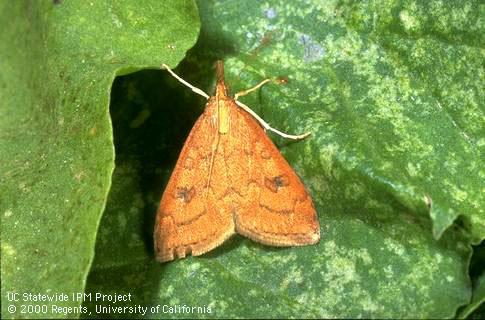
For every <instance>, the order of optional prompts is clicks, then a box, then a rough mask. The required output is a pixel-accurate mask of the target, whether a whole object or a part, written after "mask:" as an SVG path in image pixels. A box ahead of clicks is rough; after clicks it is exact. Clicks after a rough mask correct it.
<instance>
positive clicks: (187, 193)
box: [175, 187, 195, 203]
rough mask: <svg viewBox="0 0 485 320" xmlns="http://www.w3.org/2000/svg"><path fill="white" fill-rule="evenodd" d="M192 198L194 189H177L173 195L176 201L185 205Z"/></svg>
mask: <svg viewBox="0 0 485 320" xmlns="http://www.w3.org/2000/svg"><path fill="white" fill-rule="evenodd" d="M194 196H195V190H194V187H192V188H190V189H189V188H187V187H182V188H177V191H176V193H175V197H176V198H177V199H180V200H182V201H183V202H185V203H189V202H190V200H192V198H193V197H194Z"/></svg>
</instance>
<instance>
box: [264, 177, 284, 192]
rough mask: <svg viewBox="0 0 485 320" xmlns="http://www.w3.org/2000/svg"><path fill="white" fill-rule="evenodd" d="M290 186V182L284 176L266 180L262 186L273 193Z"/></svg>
mask: <svg viewBox="0 0 485 320" xmlns="http://www.w3.org/2000/svg"><path fill="white" fill-rule="evenodd" d="M289 184H290V180H289V179H288V176H287V175H286V174H282V175H279V176H276V177H274V178H272V179H269V178H266V179H265V180H264V185H265V186H266V188H268V189H269V190H271V191H273V192H278V190H279V189H280V188H283V187H286V186H288V185H289Z"/></svg>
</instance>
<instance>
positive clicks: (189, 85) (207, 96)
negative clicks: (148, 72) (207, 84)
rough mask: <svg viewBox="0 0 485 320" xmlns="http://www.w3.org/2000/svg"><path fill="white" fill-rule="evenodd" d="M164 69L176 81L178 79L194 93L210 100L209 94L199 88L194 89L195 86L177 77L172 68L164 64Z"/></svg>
mask: <svg viewBox="0 0 485 320" xmlns="http://www.w3.org/2000/svg"><path fill="white" fill-rule="evenodd" d="M162 69H166V70H167V71H168V72H169V73H170V74H171V75H172V76H173V77H174V78H175V79H177V80H178V81H179V82H181V83H182V84H184V85H186V86H187V87H189V88H190V89H192V91H193V92H195V93H197V94H199V95H201V96H203V97H204V98H206V99H209V98H210V97H209V95H208V94H207V93H205V92H204V91H202V90H200V89H199V88H197V87H194V86H193V85H191V84H190V83H188V82H187V81H185V80H184V79H182V78H180V77H179V76H178V75H176V74H175V72H173V71H172V69H170V67H169V66H167V65H166V64H165V63H163V64H162Z"/></svg>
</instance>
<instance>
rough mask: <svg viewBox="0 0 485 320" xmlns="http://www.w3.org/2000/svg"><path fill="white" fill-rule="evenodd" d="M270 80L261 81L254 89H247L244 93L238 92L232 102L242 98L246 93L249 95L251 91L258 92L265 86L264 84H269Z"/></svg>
mask: <svg viewBox="0 0 485 320" xmlns="http://www.w3.org/2000/svg"><path fill="white" fill-rule="evenodd" d="M270 81H271V79H264V80H263V81H261V82H260V83H258V84H257V85H255V86H254V87H252V88H249V89H247V90H244V91H241V92H238V93H236V94H235V95H234V100H237V99H238V98H239V97H242V96H245V95H247V94H248V93H251V92H253V91H256V90H258V89H259V88H260V87H262V86H263V85H265V84H266V83H268V82H270Z"/></svg>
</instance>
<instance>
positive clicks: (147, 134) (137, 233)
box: [84, 1, 485, 318]
mask: <svg viewBox="0 0 485 320" xmlns="http://www.w3.org/2000/svg"><path fill="white" fill-rule="evenodd" d="M199 10H200V13H201V19H202V30H201V36H200V38H199V41H198V44H197V45H196V47H195V48H194V49H193V50H191V52H190V54H189V55H188V57H187V59H186V60H185V61H184V63H183V64H182V65H181V66H180V68H178V70H177V71H178V72H179V73H180V74H181V75H182V76H183V77H184V78H185V79H187V80H189V82H191V83H193V84H194V85H196V86H198V87H200V88H203V89H205V90H206V91H207V92H212V91H211V90H212V89H211V87H212V85H213V79H214V74H213V73H214V70H213V68H212V67H213V63H214V61H215V60H216V58H221V57H222V58H224V59H225V61H226V78H227V79H226V80H227V83H228V84H229V85H230V86H231V87H232V88H233V92H237V91H239V90H243V89H246V88H248V87H251V86H252V85H254V84H256V83H257V82H259V81H261V80H262V79H264V78H267V77H274V78H279V79H287V81H286V80H285V81H280V82H282V84H281V85H276V84H270V85H266V86H265V87H263V88H262V89H261V90H260V92H258V93H255V94H253V95H252V96H248V97H244V98H243V100H244V102H246V103H247V104H248V105H249V106H251V107H253V108H254V110H255V111H257V112H258V113H259V114H260V115H261V116H263V118H265V119H266V120H267V121H268V122H269V123H271V124H272V125H273V126H275V127H277V128H278V129H281V130H283V131H287V132H289V133H301V132H305V131H312V136H311V137H310V138H309V139H307V140H304V141H300V142H296V143H292V142H288V141H284V140H282V139H279V138H275V140H276V141H277V142H278V144H279V145H280V147H281V151H282V153H283V154H284V155H285V157H286V158H287V159H288V160H289V161H290V163H291V164H292V165H293V167H294V168H295V170H296V171H297V173H298V174H299V175H300V176H301V177H302V179H303V181H304V182H305V184H306V185H307V187H308V188H309V190H310V192H311V193H312V195H313V198H314V200H315V204H316V208H317V211H318V213H319V218H320V223H321V228H322V239H321V241H320V243H319V244H318V245H315V246H307V247H299V248H271V247H268V246H263V245H259V244H257V243H254V242H252V241H250V240H248V239H244V238H242V237H240V236H236V237H234V238H232V239H231V240H230V241H228V242H227V243H225V244H223V245H222V246H221V247H219V248H217V249H216V250H214V251H213V252H210V253H208V254H206V255H203V256H201V257H191V258H187V259H184V260H179V261H174V262H170V263H165V264H159V263H157V262H155V261H154V257H153V251H152V246H153V242H152V239H151V237H152V232H153V221H154V217H155V212H156V210H157V206H158V202H159V199H160V196H161V193H162V191H163V188H164V186H165V184H166V182H167V179H168V177H169V176H170V172H171V169H172V168H173V164H174V162H175V160H176V158H177V156H178V153H179V151H180V148H181V146H182V143H183V141H184V139H185V137H186V136H187V134H188V131H189V130H190V127H191V125H192V124H193V122H194V121H195V118H196V116H197V115H199V114H200V112H202V109H201V107H202V105H203V102H202V99H200V98H199V97H195V96H194V94H193V93H192V92H191V91H190V90H189V89H187V88H185V87H182V85H181V84H179V83H178V82H176V81H175V80H173V79H171V78H169V77H168V75H167V74H166V73H165V74H163V75H159V74H158V73H156V74H155V73H151V72H144V73H139V74H137V75H132V76H127V77H123V78H120V79H118V81H117V82H116V85H115V86H114V89H113V101H112V105H111V114H112V117H113V123H114V127H115V130H114V134H115V145H116V150H117V168H116V170H115V173H114V177H113V188H112V190H111V193H110V196H109V200H108V204H107V208H106V211H105V214H104V216H103V219H102V222H101V226H100V232H99V235H98V240H97V248H96V253H97V254H96V259H95V262H94V264H93V268H92V272H91V274H90V276H89V278H88V283H87V291H88V292H91V293H92V294H93V297H94V294H95V293H96V292H102V293H105V294H114V293H118V294H131V296H130V298H131V300H130V301H129V302H120V303H117V304H115V306H127V307H133V306H138V305H139V306H142V307H144V308H145V307H146V308H147V309H143V308H142V309H135V308H132V309H126V310H124V311H122V313H123V314H122V315H121V314H117V315H116V314H114V313H113V312H114V311H112V310H108V309H102V307H107V306H110V305H112V304H109V303H103V302H101V301H99V300H98V301H96V299H95V298H93V299H92V300H91V301H86V303H85V305H84V306H86V307H87V310H88V313H87V314H85V316H86V317H92V316H99V317H106V316H108V315H110V316H115V315H116V316H119V317H134V318H137V317H141V316H144V317H173V318H175V317H326V318H330V317H377V318H383V317H392V318H399V317H406V318H444V317H453V316H454V315H455V313H456V310H457V309H458V308H459V307H460V306H462V305H465V304H467V303H468V302H469V301H470V297H471V285H470V278H469V275H468V272H467V269H468V266H469V260H470V255H471V248H470V244H471V243H477V242H478V241H480V240H481V239H483V238H484V235H485V230H484V229H485V228H484V226H485V218H484V215H483V209H484V206H483V202H482V201H481V198H480V191H481V189H482V187H481V180H482V179H483V176H484V170H483V164H482V163H480V162H479V160H480V159H481V158H483V156H482V155H483V145H484V136H483V133H484V132H483V128H482V127H481V124H480V121H482V120H483V110H482V108H483V92H482V90H481V87H482V82H481V77H482V76H483V66H482V61H483V53H482V49H481V48H480V43H481V42H480V41H481V39H482V37H483V36H482V35H483V34H484V33H483V30H482V29H483V27H482V26H481V25H480V24H478V23H476V22H477V21H478V14H479V12H480V10H479V8H478V4H477V3H476V2H471V1H470V2H465V3H460V5H456V6H454V4H453V3H452V2H446V1H445V2H443V1H442V2H437V1H429V2H425V3H423V4H416V3H415V2H402V1H386V2H379V3H375V4H374V3H373V2H372V3H370V4H369V2H356V3H354V2H348V1H341V2H327V3H325V4H321V3H320V2H317V1H315V2H305V3H298V4H297V3H293V2H287V1H270V2H264V3H263V2H259V1H244V2H241V1H222V2H220V1H200V2H199ZM155 88H166V90H164V91H159V92H154V90H156V89H155ZM198 106H199V107H198ZM192 307H194V308H195V309H192ZM108 312H110V313H109V314H108ZM145 312H146V313H145Z"/></svg>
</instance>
